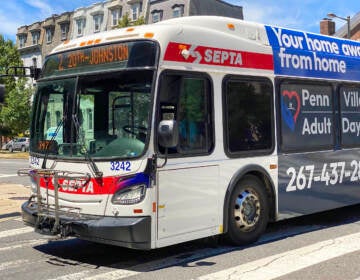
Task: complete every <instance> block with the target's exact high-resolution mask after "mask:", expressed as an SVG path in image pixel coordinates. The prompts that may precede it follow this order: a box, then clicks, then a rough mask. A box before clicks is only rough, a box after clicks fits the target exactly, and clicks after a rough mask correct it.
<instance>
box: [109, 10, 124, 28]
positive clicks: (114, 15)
mask: <svg viewBox="0 0 360 280" xmlns="http://www.w3.org/2000/svg"><path fill="white" fill-rule="evenodd" d="M121 16H122V9H121V8H118V9H114V10H112V11H111V26H117V25H118V24H119V20H120V18H121Z"/></svg>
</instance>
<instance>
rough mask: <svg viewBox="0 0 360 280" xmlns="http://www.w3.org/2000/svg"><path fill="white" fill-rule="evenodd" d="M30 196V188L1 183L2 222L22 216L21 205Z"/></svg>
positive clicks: (0, 211)
mask: <svg viewBox="0 0 360 280" xmlns="http://www.w3.org/2000/svg"><path fill="white" fill-rule="evenodd" d="M29 196H30V186H26V187H25V186H23V185H19V184H3V183H0V222H2V221H4V220H9V219H12V218H14V217H18V216H20V215H21V204H23V203H24V202H25V201H26V200H27V199H28V198H29Z"/></svg>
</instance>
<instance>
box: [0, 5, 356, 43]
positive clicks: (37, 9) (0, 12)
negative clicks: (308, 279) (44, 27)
mask: <svg viewBox="0 0 360 280" xmlns="http://www.w3.org/2000/svg"><path fill="white" fill-rule="evenodd" d="M202 1H207V0H202ZM225 1H226V2H229V3H231V4H234V5H240V6H242V7H243V14H244V19H245V20H249V21H255V22H259V23H264V24H269V25H276V26H281V27H287V28H294V29H300V30H304V31H308V32H315V33H319V30H320V27H319V26H320V21H321V20H322V19H323V18H325V17H327V14H328V13H335V14H336V15H338V16H341V17H347V16H350V17H353V16H354V15H355V14H356V13H358V12H360V1H359V0H347V1H337V0H225ZM96 2H101V0H1V4H0V34H2V35H3V36H4V37H5V39H10V40H15V39H16V32H17V28H18V27H20V26H23V25H29V24H32V23H34V22H37V21H41V20H44V19H45V18H47V17H49V16H51V15H52V14H61V13H63V12H66V11H73V10H74V9H76V8H79V7H85V6H89V5H91V4H93V3H96ZM334 21H335V22H336V30H338V29H339V28H340V27H342V26H343V25H344V24H345V23H346V22H345V21H342V20H338V19H335V20H334Z"/></svg>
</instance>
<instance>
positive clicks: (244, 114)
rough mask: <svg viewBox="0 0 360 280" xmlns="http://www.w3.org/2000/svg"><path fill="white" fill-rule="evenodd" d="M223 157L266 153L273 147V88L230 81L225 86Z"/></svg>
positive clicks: (253, 81) (265, 83) (254, 81)
mask: <svg viewBox="0 0 360 280" xmlns="http://www.w3.org/2000/svg"><path fill="white" fill-rule="evenodd" d="M224 85H225V87H224V98H223V100H224V106H223V108H224V118H225V120H226V125H225V126H224V129H225V135H226V138H227V142H226V147H225V149H226V153H227V154H228V155H229V156H230V157H233V156H236V154H239V153H240V154H243V153H246V152H251V153H253V152H254V151H258V152H260V153H268V152H269V151H271V150H272V147H273V140H272V139H273V137H274V136H273V129H272V122H273V119H272V92H273V90H272V84H271V82H270V81H269V80H267V79H255V78H249V79H247V78H242V77H241V78H240V77H239V78H237V77H231V78H230V79H227V80H226V81H225V83H224Z"/></svg>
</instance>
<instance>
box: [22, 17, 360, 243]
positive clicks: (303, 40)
mask: <svg viewBox="0 0 360 280" xmlns="http://www.w3.org/2000/svg"><path fill="white" fill-rule="evenodd" d="M359 56H360V43H358V42H356V41H351V40H344V39H338V38H333V37H326V36H322V35H318V34H312V33H306V32H302V31H296V30H290V29H285V28H279V27H273V26H268V25H262V24H257V23H249V22H245V21H241V20H236V19H231V18H223V17H211V16H203V17H184V18H178V19H173V20H168V21H163V22H160V23H156V24H153V25H145V26H139V27H130V28H125V29H119V30H112V31H108V32H104V33H98V34H94V35H91V36H89V37H82V38H77V39H73V40H71V41H66V42H64V43H63V44H61V45H60V46H58V47H56V48H55V49H54V50H53V51H52V53H51V54H50V55H49V56H48V57H47V58H46V60H45V63H44V66H43V69H42V73H41V77H40V79H39V80H38V82H37V91H36V93H35V97H34V102H33V109H32V124H31V147H30V168H29V169H24V170H20V171H19V174H20V175H29V176H30V178H31V181H32V192H33V195H32V196H31V197H30V198H29V200H28V201H27V202H26V203H24V204H23V205H22V217H23V221H24V222H25V224H27V225H30V226H33V227H34V228H35V229H36V230H37V231H39V232H41V233H44V234H54V235H61V236H63V237H66V236H75V237H78V238H81V239H86V240H91V241H96V242H102V243H108V244H114V245H119V246H124V247H129V248H135V249H153V248H158V247H164V246H168V245H172V244H176V243H180V242H185V241H189V240H194V239H199V238H204V237H208V236H215V235H224V236H225V237H226V238H227V239H228V240H229V241H231V242H232V243H234V244H247V243H250V242H254V241H256V240H257V239H258V238H259V237H260V235H261V234H262V232H263V231H264V230H265V228H266V226H267V224H268V223H269V222H272V221H278V220H280V219H284V218H289V217H295V216H299V215H306V214H310V213H315V212H319V211H324V210H328V209H333V208H338V207H343V206H347V205H353V204H358V203H359V202H360V188H359V181H360V160H359V159H360V149H359V148H360V137H359V136H360V114H359V113H360V110H359V109H360V94H359V92H360V83H359V81H360V67H359V65H360V62H359ZM49 131H51V133H49ZM49 135H52V136H49Z"/></svg>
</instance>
